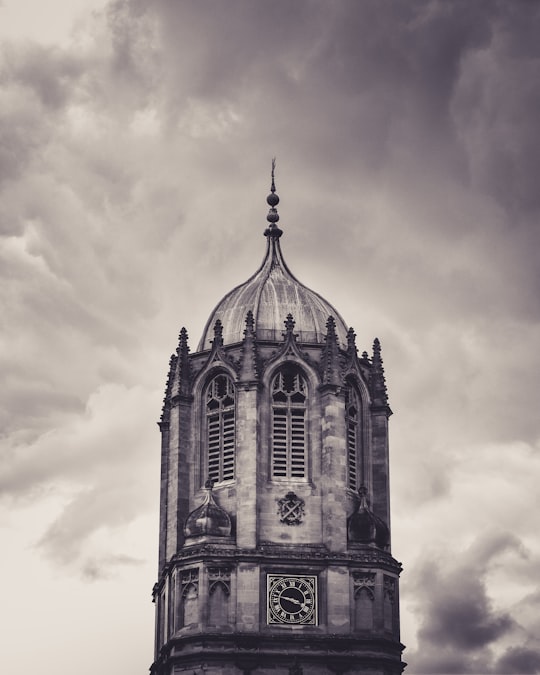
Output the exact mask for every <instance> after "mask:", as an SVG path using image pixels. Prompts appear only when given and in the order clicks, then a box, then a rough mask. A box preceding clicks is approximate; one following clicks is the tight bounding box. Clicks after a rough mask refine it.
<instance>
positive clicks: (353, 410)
mask: <svg viewBox="0 0 540 675" xmlns="http://www.w3.org/2000/svg"><path fill="white" fill-rule="evenodd" d="M359 413H360V406H359V404H358V396H357V395H356V392H355V390H354V389H353V387H352V386H349V387H347V390H346V398H345V423H346V425H347V481H348V485H349V487H350V488H351V490H357V489H358V487H359V473H360V471H359V470H360V468H361V467H360V466H359V462H360V459H359V455H360V451H359V445H360V433H359V427H358V419H359Z"/></svg>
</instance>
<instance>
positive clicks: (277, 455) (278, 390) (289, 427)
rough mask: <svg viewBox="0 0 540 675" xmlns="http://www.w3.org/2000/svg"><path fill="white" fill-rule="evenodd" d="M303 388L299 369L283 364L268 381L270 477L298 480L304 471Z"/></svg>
mask: <svg viewBox="0 0 540 675" xmlns="http://www.w3.org/2000/svg"><path fill="white" fill-rule="evenodd" d="M306 398H307V387H306V382H305V379H304V377H303V375H302V373H301V371H300V369H299V368H297V367H296V366H293V365H286V366H284V367H283V368H281V370H280V371H279V372H278V374H277V375H276V376H275V377H274V380H273V382H272V477H273V478H277V479H302V478H306V477H307V470H306Z"/></svg>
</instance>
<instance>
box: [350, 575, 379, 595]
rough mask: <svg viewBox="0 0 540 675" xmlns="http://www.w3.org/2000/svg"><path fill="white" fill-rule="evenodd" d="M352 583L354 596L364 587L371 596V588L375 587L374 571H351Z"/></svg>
mask: <svg viewBox="0 0 540 675" xmlns="http://www.w3.org/2000/svg"><path fill="white" fill-rule="evenodd" d="M353 585H354V595H355V597H356V596H357V595H358V594H359V593H360V591H361V590H362V589H363V588H365V589H366V590H367V591H368V593H369V596H370V597H371V598H373V589H374V588H375V573H374V572H364V571H360V572H353Z"/></svg>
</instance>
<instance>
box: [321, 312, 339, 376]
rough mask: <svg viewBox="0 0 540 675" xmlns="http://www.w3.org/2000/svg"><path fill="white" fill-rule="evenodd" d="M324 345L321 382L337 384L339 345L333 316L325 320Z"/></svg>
mask: <svg viewBox="0 0 540 675" xmlns="http://www.w3.org/2000/svg"><path fill="white" fill-rule="evenodd" d="M326 331H327V332H326V345H325V348H324V356H323V363H324V365H323V368H324V371H323V384H330V385H333V386H338V385H339V347H338V342H337V335H336V321H335V319H334V317H333V316H329V317H328V321H327V322H326Z"/></svg>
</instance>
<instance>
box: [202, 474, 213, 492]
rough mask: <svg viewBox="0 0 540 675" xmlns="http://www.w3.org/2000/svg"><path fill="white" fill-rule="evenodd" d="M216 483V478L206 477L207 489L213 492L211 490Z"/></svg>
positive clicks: (205, 485)
mask: <svg viewBox="0 0 540 675" xmlns="http://www.w3.org/2000/svg"><path fill="white" fill-rule="evenodd" d="M214 483H215V480H214V479H213V478H210V477H208V478H207V479H206V482H205V484H204V487H205V488H206V489H207V490H210V492H211V491H212V488H213V487H214Z"/></svg>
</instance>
